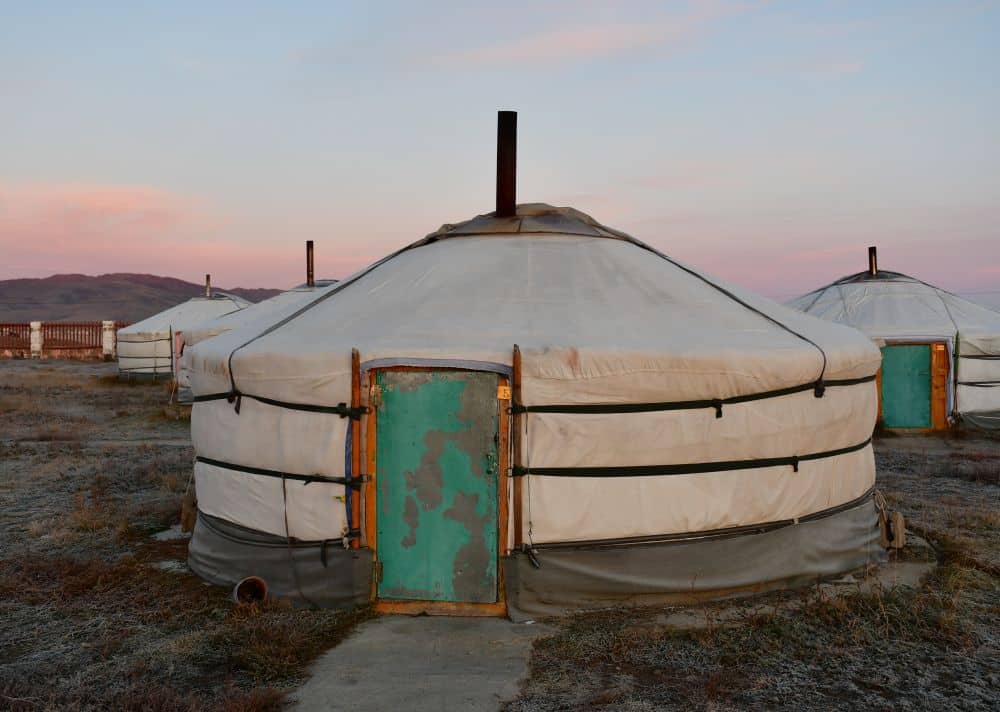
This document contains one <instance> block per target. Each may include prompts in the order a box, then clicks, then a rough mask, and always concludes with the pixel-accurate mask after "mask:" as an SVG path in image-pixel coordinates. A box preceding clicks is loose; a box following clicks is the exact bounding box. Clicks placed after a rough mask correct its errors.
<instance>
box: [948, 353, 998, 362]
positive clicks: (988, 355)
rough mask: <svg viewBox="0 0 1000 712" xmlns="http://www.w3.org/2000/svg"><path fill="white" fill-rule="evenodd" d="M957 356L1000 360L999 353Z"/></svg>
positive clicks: (977, 359) (980, 359) (960, 356)
mask: <svg viewBox="0 0 1000 712" xmlns="http://www.w3.org/2000/svg"><path fill="white" fill-rule="evenodd" d="M958 358H967V359H973V360H976V361H1000V354H959V356H958Z"/></svg>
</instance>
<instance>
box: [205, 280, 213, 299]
mask: <svg viewBox="0 0 1000 712" xmlns="http://www.w3.org/2000/svg"><path fill="white" fill-rule="evenodd" d="M211 296H212V275H210V274H206V275H205V297H206V298H210V297H211Z"/></svg>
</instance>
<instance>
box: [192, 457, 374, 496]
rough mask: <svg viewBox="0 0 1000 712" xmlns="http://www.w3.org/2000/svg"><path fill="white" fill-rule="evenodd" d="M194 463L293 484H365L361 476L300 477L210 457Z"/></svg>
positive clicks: (356, 486)
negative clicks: (277, 479)
mask: <svg viewBox="0 0 1000 712" xmlns="http://www.w3.org/2000/svg"><path fill="white" fill-rule="evenodd" d="M195 462H201V463H204V464H206V465H211V466H212V467H221V468H222V469H225V470H235V471H236V472H245V473H246V474H248V475H261V476H263V477H277V478H279V479H282V480H293V481H295V482H302V483H304V484H309V483H311V482H326V483H328V484H334V485H344V486H346V487H353V488H355V489H357V488H359V487H361V485H362V483H364V482H365V478H364V477H363V476H357V477H351V478H347V477H330V476H328V475H301V474H297V473H294V472H282V471H281V470H269V469H266V468H263V467H249V466H247V465H236V464H234V463H232V462H224V461H222V460H215V459H213V458H210V457H202V456H201V455H199V456H198V457H196V458H195Z"/></svg>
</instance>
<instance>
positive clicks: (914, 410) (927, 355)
mask: <svg viewBox="0 0 1000 712" xmlns="http://www.w3.org/2000/svg"><path fill="white" fill-rule="evenodd" d="M882 422H883V424H884V425H885V426H886V427H888V428H929V427H931V347H930V344H901V345H898V346H883V347H882Z"/></svg>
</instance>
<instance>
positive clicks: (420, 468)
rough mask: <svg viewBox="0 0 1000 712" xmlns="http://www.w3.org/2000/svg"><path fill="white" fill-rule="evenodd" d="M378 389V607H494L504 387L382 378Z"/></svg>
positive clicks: (407, 374) (393, 375) (455, 379)
mask: <svg viewBox="0 0 1000 712" xmlns="http://www.w3.org/2000/svg"><path fill="white" fill-rule="evenodd" d="M376 382H377V384H378V386H379V388H380V390H381V403H380V404H379V406H378V413H377V426H376V446H375V447H376V454H375V462H376V535H377V542H376V546H377V556H378V560H379V562H380V564H381V571H380V574H379V580H378V584H377V586H378V596H379V598H382V599H404V600H425V601H454V602H471V603H487V602H494V601H496V600H497V540H498V518H497V481H498V475H499V472H498V471H499V468H498V462H497V452H498V450H497V439H498V419H499V415H498V408H497V386H498V383H499V377H498V376H497V374H495V373H484V372H476V371H452V370H449V371H416V370H406V371H380V372H378V374H377V377H376Z"/></svg>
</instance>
